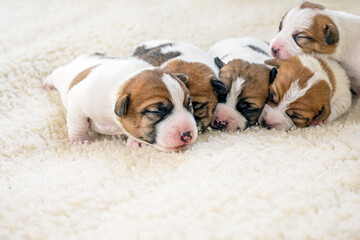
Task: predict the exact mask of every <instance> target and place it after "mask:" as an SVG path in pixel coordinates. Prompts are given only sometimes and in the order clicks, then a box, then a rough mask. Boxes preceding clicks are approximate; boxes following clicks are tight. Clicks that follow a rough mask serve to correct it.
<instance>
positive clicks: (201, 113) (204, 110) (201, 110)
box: [192, 101, 209, 119]
mask: <svg viewBox="0 0 360 240" xmlns="http://www.w3.org/2000/svg"><path fill="white" fill-rule="evenodd" d="M192 104H193V106H194V116H195V119H202V118H205V117H207V114H208V108H209V107H208V104H209V103H208V102H205V103H200V102H196V101H193V102H192Z"/></svg>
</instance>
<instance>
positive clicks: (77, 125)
mask: <svg viewBox="0 0 360 240" xmlns="http://www.w3.org/2000/svg"><path fill="white" fill-rule="evenodd" d="M66 121H67V127H68V135H69V139H70V141H71V142H80V143H84V142H90V137H89V134H88V129H89V119H88V117H87V116H85V115H84V114H83V113H82V111H79V108H78V107H77V106H74V105H69V106H68V110H67V114H66Z"/></svg>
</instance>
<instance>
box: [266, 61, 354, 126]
mask: <svg viewBox="0 0 360 240" xmlns="http://www.w3.org/2000/svg"><path fill="white" fill-rule="evenodd" d="M317 56H318V57H320V58H321V59H322V60H324V61H325V62H326V63H327V64H328V66H329V67H330V69H331V70H332V71H333V73H334V77H335V91H333V87H332V85H331V83H330V79H329V76H328V73H327V72H326V71H325V69H323V68H322V66H321V64H320V62H319V61H318V60H317V59H316V58H314V57H312V56H311V55H301V56H299V58H300V60H301V63H302V65H304V66H306V67H307V68H309V69H310V70H311V71H312V72H314V75H313V76H312V77H311V78H310V79H309V80H308V81H307V85H306V86H305V87H304V88H300V86H299V84H298V80H296V81H294V82H293V83H292V84H291V85H290V88H289V90H288V91H287V92H286V93H285V94H284V97H283V99H282V100H281V101H280V102H279V104H278V105H277V106H276V107H271V106H269V105H267V104H265V106H264V109H263V111H262V113H261V116H260V118H259V123H261V121H262V120H263V119H265V120H267V122H268V121H269V120H270V124H271V125H272V126H273V127H275V128H276V129H279V130H281V129H284V130H289V129H290V128H292V127H293V126H295V125H294V123H293V122H292V120H291V118H290V117H289V116H288V115H287V114H286V111H287V109H288V107H289V105H290V104H291V103H293V102H295V101H296V100H297V99H299V98H300V97H302V96H304V95H305V93H306V92H307V91H308V90H309V89H310V88H311V87H312V86H314V85H315V84H316V83H318V82H319V81H325V82H326V83H327V84H328V85H329V87H330V89H331V95H332V96H331V98H330V108H331V113H330V116H329V117H328V119H327V120H326V121H327V122H331V121H333V120H335V119H336V118H338V117H340V116H341V115H343V114H344V113H345V112H347V111H348V110H349V108H350V106H351V92H350V90H349V87H350V86H349V84H350V81H349V78H348V77H347V75H346V73H345V71H344V69H343V68H342V67H341V66H340V65H339V64H338V63H337V62H336V61H334V60H332V59H330V58H328V57H326V56H323V55H317Z"/></svg>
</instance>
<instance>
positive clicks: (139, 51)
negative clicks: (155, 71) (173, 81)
mask: <svg viewBox="0 0 360 240" xmlns="http://www.w3.org/2000/svg"><path fill="white" fill-rule="evenodd" d="M171 45H172V43H166V44H162V45H159V46H157V47H153V48H145V46H139V47H137V48H136V49H135V52H134V53H133V55H132V56H133V57H137V58H139V59H142V60H144V61H145V62H148V63H150V64H151V65H153V66H156V67H159V66H160V65H162V64H163V63H164V62H166V61H168V60H170V59H173V58H175V57H178V56H180V52H167V53H162V52H161V50H162V49H163V48H164V47H167V46H171Z"/></svg>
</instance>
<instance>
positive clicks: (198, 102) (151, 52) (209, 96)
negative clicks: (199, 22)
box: [130, 40, 227, 130]
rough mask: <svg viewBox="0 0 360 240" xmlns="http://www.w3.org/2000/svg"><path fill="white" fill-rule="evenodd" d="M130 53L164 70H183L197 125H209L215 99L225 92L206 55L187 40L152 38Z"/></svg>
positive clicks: (214, 68)
mask: <svg viewBox="0 0 360 240" xmlns="http://www.w3.org/2000/svg"><path fill="white" fill-rule="evenodd" d="M130 56H131V57H136V58H138V59H142V60H144V61H146V62H148V63H150V64H152V65H153V66H160V67H161V68H162V69H163V70H164V71H166V72H171V73H182V74H185V75H186V76H187V77H188V81H187V82H186V83H185V85H186V87H187V88H188V89H189V92H190V96H191V98H192V103H193V107H194V116H195V120H196V122H197V125H198V128H199V130H205V129H206V128H207V127H208V126H209V124H210V122H211V119H212V117H213V112H214V110H215V106H216V104H217V102H218V99H219V98H221V97H222V96H223V95H224V94H226V92H227V89H226V85H225V84H224V83H223V82H221V81H220V80H218V79H217V74H218V71H219V70H218V68H217V66H216V65H215V63H214V61H213V59H212V58H211V57H210V56H209V55H207V54H206V53H205V52H204V51H202V50H201V49H200V48H198V47H195V46H193V45H190V44H186V43H182V42H171V41H168V40H154V41H149V42H145V43H143V44H141V45H140V46H138V47H137V48H136V49H135V50H134V51H133V52H132V53H131V54H130Z"/></svg>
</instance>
